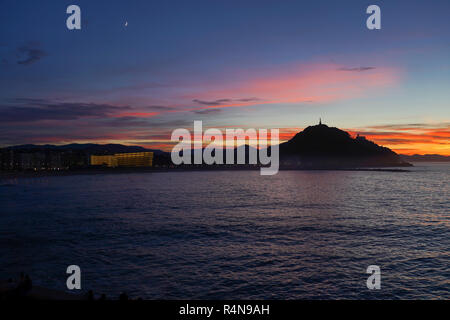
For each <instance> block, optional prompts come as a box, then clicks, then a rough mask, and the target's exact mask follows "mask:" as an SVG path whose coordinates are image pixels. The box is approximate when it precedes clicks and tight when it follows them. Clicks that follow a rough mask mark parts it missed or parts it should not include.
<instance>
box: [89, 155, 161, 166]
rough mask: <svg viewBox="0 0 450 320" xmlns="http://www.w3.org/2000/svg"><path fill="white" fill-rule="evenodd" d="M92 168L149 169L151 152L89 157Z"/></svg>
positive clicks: (151, 164)
mask: <svg viewBox="0 0 450 320" xmlns="http://www.w3.org/2000/svg"><path fill="white" fill-rule="evenodd" d="M91 165H92V166H107V167H111V168H114V167H151V166H153V152H134V153H116V154H114V155H106V156H95V155H92V156H91Z"/></svg>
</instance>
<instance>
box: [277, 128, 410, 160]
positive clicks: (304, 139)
mask: <svg viewBox="0 0 450 320" xmlns="http://www.w3.org/2000/svg"><path fill="white" fill-rule="evenodd" d="M280 158H281V163H282V165H284V166H294V167H297V166H300V167H305V168H316V167H317V168H328V167H329V168H342V167H386V166H409V165H410V164H408V163H407V162H405V161H403V160H402V159H401V158H400V157H399V155H398V154H396V153H395V152H394V151H392V150H390V149H389V148H385V147H381V146H379V145H377V144H375V143H373V142H372V141H369V140H367V139H366V138H364V137H360V136H358V137H357V138H352V137H351V136H350V135H349V134H348V133H347V132H345V131H343V130H340V129H338V128H334V127H328V126H327V125H324V124H319V125H315V126H310V127H307V128H306V129H305V130H303V131H302V132H299V133H297V134H296V135H295V136H294V137H293V138H292V139H291V140H289V141H288V142H285V143H282V144H281V145H280Z"/></svg>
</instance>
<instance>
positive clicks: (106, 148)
mask: <svg viewBox="0 0 450 320" xmlns="http://www.w3.org/2000/svg"><path fill="white" fill-rule="evenodd" d="M4 149H12V150H24V151H25V150H29V151H37V150H55V151H65V150H73V151H83V152H86V153H89V154H98V155H101V154H114V153H130V152H145V151H149V152H154V153H155V154H167V152H164V151H161V150H157V149H146V148H143V147H139V146H126V145H123V144H95V143H86V144H78V143H72V144H66V145H61V146H55V145H51V144H45V145H35V144H23V145H18V146H12V147H7V148H4Z"/></svg>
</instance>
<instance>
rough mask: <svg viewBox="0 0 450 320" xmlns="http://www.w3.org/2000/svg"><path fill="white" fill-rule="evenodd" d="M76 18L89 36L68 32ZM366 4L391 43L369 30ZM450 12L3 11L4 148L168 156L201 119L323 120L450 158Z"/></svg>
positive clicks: (173, 6)
mask: <svg viewBox="0 0 450 320" xmlns="http://www.w3.org/2000/svg"><path fill="white" fill-rule="evenodd" d="M70 4H77V5H79V6H80V7H81V11H82V30H79V31H69V30H68V29H67V28H66V18H67V16H68V15H67V14H66V13H65V12H66V8H67V6H68V5H70ZM370 4H377V5H379V6H380V8H381V15H382V29H381V30H373V31H371V30H368V29H367V28H366V25H365V21H366V18H367V16H368V15H367V14H366V13H365V10H366V8H367V6H368V5H370ZM449 9H450V1H447V0H445V1H444V0H443V1H438V0H434V1H376V2H367V1H359V0H354V1H348V0H347V1H323V0H322V1H321V0H318V1H285V0H283V1H242V0H241V1H212V0H209V1H196V0H193V1H98V0H95V1H94V0H89V1H25V0H20V1H17V0H14V1H12V0H6V1H2V4H1V19H0V24H1V27H0V88H1V91H0V122H2V128H1V129H0V145H9V144H17V143H28V142H34V143H65V142H73V141H76V142H85V141H97V142H121V143H130V144H131V143H132V144H139V145H153V146H158V145H160V146H164V145H166V144H167V142H168V141H167V140H168V139H170V131H171V130H172V129H175V128H177V127H191V126H192V121H193V120H194V119H195V120H203V121H204V123H205V126H208V127H221V126H234V127H257V128H259V127H262V128H264V127H279V128H285V130H286V132H290V131H289V130H291V129H292V130H294V131H295V129H296V128H302V127H304V126H307V125H309V124H311V123H315V122H317V119H318V118H319V117H322V118H325V120H326V121H327V122H329V123H330V124H332V125H334V126H338V127H342V128H346V129H353V130H354V131H358V132H365V133H367V134H368V135H371V134H372V136H373V137H376V136H378V139H379V141H380V142H382V143H383V144H387V145H389V146H391V147H393V148H394V149H397V150H400V151H401V150H404V151H405V152H413V151H412V150H416V151H427V150H430V151H434V152H440V153H450V150H449V147H448V138H449V134H448V130H449V122H450V113H449V92H448V88H449V85H450V62H449V61H450V59H449V58H450V48H449V34H450V19H448V16H449V13H450V10H449ZM125 22H128V26H127V27H125ZM411 124H414V125H416V126H415V127H413V129H414V130H410V131H407V130H405V128H408V127H411V126H410V125H411ZM394 129H395V130H394ZM393 131H395V132H393ZM405 131H407V132H406V133H405ZM436 132H438V133H439V134H437V133H436ZM394 134H395V135H394ZM406 134H407V135H406ZM424 134H428V135H430V134H432V135H433V136H435V137H437V138H436V139H435V140H433V143H432V144H431V143H426V141H422V140H424V139H423V138H421V137H423V135H424ZM402 135H403V136H402ZM442 136H443V139H444V142H442ZM383 139H384V140H383ZM399 139H400V140H399ZM402 139H403V140H402ZM428 141H430V140H429V139H428ZM445 142H446V143H445Z"/></svg>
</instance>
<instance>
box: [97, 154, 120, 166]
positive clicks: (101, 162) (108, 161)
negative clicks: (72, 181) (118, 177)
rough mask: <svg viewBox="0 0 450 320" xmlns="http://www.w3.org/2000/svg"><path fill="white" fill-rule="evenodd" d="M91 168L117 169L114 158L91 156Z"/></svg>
mask: <svg viewBox="0 0 450 320" xmlns="http://www.w3.org/2000/svg"><path fill="white" fill-rule="evenodd" d="M90 164H91V166H106V167H117V160H116V158H115V156H93V155H92V156H91V163H90Z"/></svg>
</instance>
